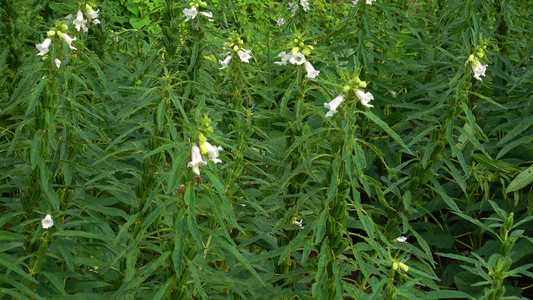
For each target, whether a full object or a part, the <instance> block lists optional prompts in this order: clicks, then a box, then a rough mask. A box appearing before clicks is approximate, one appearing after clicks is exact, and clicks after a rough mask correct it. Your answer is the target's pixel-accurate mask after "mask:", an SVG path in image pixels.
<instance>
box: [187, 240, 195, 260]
mask: <svg viewBox="0 0 533 300" xmlns="http://www.w3.org/2000/svg"><path fill="white" fill-rule="evenodd" d="M196 254H198V246H197V245H196V244H195V243H190V245H189V249H187V250H186V251H185V257H187V258H188V259H189V260H192V259H193V258H194V257H196Z"/></svg>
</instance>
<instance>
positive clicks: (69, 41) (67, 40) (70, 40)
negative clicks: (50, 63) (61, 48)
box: [62, 33, 78, 50]
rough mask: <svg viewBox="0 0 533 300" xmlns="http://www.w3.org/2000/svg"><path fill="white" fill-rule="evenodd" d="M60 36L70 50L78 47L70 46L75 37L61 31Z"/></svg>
mask: <svg viewBox="0 0 533 300" xmlns="http://www.w3.org/2000/svg"><path fill="white" fill-rule="evenodd" d="M62 38H63V39H64V40H65V42H67V44H68V46H69V47H70V49H72V50H78V49H76V48H75V47H72V41H75V40H76V38H71V37H70V36H68V34H66V33H63V35H62Z"/></svg>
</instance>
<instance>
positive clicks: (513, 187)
mask: <svg viewBox="0 0 533 300" xmlns="http://www.w3.org/2000/svg"><path fill="white" fill-rule="evenodd" d="M531 182H533V165H531V166H530V167H529V168H527V169H525V170H524V171H522V172H521V173H520V174H518V175H517V176H516V177H515V179H513V181H511V183H509V186H508V187H507V193H511V192H514V191H518V190H520V189H522V188H524V187H526V186H527V185H528V184H530V183H531Z"/></svg>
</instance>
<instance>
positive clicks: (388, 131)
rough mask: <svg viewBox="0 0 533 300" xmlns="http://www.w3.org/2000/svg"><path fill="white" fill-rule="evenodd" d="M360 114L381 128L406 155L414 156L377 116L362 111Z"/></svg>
mask: <svg viewBox="0 0 533 300" xmlns="http://www.w3.org/2000/svg"><path fill="white" fill-rule="evenodd" d="M362 113H363V114H364V115H365V116H367V117H368V118H369V119H370V120H372V121H373V122H374V123H376V124H377V125H378V126H379V127H381V129H383V130H385V132H387V133H388V134H389V135H390V136H391V137H392V139H393V140H395V141H396V142H397V143H398V144H400V146H402V148H404V149H405V150H406V151H407V153H409V154H411V155H413V156H416V155H415V154H414V153H413V152H412V151H411V149H409V147H407V145H406V144H405V143H404V142H403V141H402V139H401V138H400V136H399V135H398V134H397V133H396V132H394V130H392V129H391V128H390V127H389V125H387V123H385V122H383V121H382V120H381V119H380V118H379V117H378V116H376V115H374V114H373V113H372V112H369V111H363V112H362Z"/></svg>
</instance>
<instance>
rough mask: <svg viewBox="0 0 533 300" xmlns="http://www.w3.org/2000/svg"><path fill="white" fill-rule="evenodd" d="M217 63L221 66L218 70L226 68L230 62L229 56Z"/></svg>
mask: <svg viewBox="0 0 533 300" xmlns="http://www.w3.org/2000/svg"><path fill="white" fill-rule="evenodd" d="M218 62H219V63H220V64H221V65H222V67H220V70H222V69H225V68H227V67H228V66H229V63H230V62H231V55H228V56H226V58H224V60H219V61H218Z"/></svg>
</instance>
